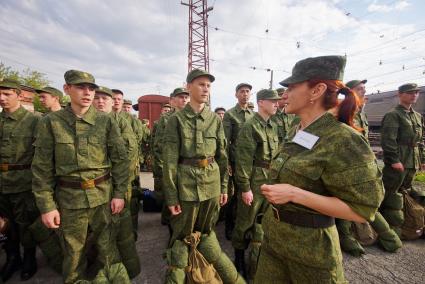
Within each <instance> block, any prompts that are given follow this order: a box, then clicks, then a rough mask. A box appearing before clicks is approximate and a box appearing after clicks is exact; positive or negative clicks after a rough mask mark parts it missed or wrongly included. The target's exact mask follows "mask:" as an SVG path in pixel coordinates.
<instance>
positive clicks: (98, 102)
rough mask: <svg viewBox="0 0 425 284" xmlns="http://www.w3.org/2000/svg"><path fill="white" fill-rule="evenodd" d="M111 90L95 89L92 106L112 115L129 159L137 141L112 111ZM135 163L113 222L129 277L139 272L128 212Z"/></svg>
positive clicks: (129, 167)
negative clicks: (118, 214)
mask: <svg viewBox="0 0 425 284" xmlns="http://www.w3.org/2000/svg"><path fill="white" fill-rule="evenodd" d="M112 104H113V100H112V90H111V89H109V88H106V87H103V86H100V87H99V88H98V89H96V94H95V95H94V99H93V106H94V107H95V108H96V109H97V110H98V111H100V112H104V113H107V114H109V115H110V116H112V117H113V118H114V120H115V122H116V123H117V125H118V127H119V129H120V134H121V137H122V138H123V140H124V142H125V146H126V149H127V156H128V157H129V158H130V159H133V160H134V159H135V158H137V153H138V149H137V141H136V136H135V134H134V132H133V130H132V129H131V126H130V124H129V123H128V121H127V120H126V119H125V118H124V117H123V115H122V114H123V112H121V113H118V112H113V111H112ZM135 166H136V165H135V163H134V161H133V162H130V163H129V165H128V173H129V182H128V186H127V194H126V199H125V207H124V209H123V210H122V211H121V213H120V220H119V222H117V223H116V224H114V227H115V228H114V229H115V234H116V239H117V247H118V251H119V253H120V256H121V260H122V262H123V264H124V266H125V268H126V269H127V272H128V275H129V276H130V278H134V277H136V276H137V275H138V274H139V273H140V260H139V255H138V254H137V250H136V243H135V239H134V234H133V227H132V220H131V214H130V199H129V198H130V197H131V191H132V185H131V181H130V177H132V176H133V174H132V173H134V171H135V169H134V167H135Z"/></svg>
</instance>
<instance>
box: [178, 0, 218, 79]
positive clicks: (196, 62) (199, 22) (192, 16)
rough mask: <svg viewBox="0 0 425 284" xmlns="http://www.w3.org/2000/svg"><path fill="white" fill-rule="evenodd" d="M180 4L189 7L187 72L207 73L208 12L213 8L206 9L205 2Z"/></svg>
mask: <svg viewBox="0 0 425 284" xmlns="http://www.w3.org/2000/svg"><path fill="white" fill-rule="evenodd" d="M181 4H182V5H184V6H188V7H189V52H188V56H187V59H188V64H187V67H188V68H187V69H188V72H190V71H191V70H193V69H195V68H199V69H203V70H206V71H209V69H210V63H209V61H210V58H209V48H208V12H210V11H212V10H213V7H208V4H207V0H189V3H184V2H183V1H181Z"/></svg>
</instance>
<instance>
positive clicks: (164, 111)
mask: <svg viewBox="0 0 425 284" xmlns="http://www.w3.org/2000/svg"><path fill="white" fill-rule="evenodd" d="M170 110H171V108H169V107H162V108H161V114H163V113H167V112H169V111H170Z"/></svg>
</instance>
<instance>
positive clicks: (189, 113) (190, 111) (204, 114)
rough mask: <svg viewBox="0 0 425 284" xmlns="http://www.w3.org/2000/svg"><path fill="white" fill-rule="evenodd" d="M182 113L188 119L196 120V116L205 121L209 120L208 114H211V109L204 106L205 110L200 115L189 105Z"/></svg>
mask: <svg viewBox="0 0 425 284" xmlns="http://www.w3.org/2000/svg"><path fill="white" fill-rule="evenodd" d="M182 112H184V114H185V115H186V117H188V118H194V117H196V116H200V117H201V118H202V119H203V120H205V119H206V118H207V115H208V112H209V108H208V106H207V105H205V106H204V109H203V110H202V111H201V112H200V113H196V112H194V111H193V109H192V107H191V106H190V104H187V105H186V106H185V107H184V109H183V110H182Z"/></svg>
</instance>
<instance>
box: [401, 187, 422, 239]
mask: <svg viewBox="0 0 425 284" xmlns="http://www.w3.org/2000/svg"><path fill="white" fill-rule="evenodd" d="M402 194H403V202H404V207H403V213H404V223H403V225H402V226H401V238H402V239H404V240H415V239H418V238H420V237H421V236H422V234H423V233H424V215H425V209H424V207H422V205H420V204H419V203H417V202H416V200H415V199H413V198H412V197H411V196H410V194H409V193H408V192H407V191H406V190H403V191H402Z"/></svg>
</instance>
